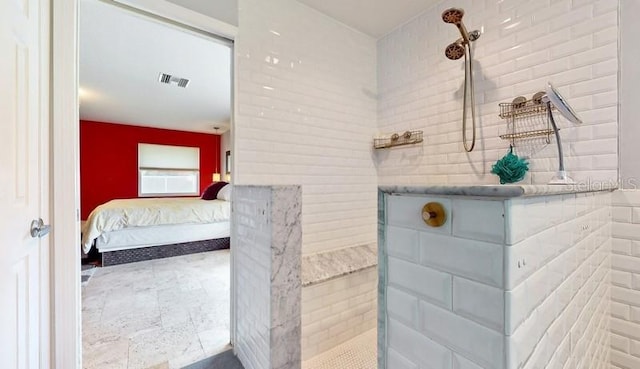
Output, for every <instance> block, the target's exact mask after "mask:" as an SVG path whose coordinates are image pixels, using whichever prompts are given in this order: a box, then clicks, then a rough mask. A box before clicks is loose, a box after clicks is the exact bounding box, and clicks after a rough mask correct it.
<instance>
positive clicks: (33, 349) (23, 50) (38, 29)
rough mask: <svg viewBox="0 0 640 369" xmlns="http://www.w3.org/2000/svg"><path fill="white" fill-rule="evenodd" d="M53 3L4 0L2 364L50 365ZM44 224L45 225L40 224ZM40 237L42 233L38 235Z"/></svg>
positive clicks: (0, 48) (17, 368) (19, 367)
mask: <svg viewBox="0 0 640 369" xmlns="http://www.w3.org/2000/svg"><path fill="white" fill-rule="evenodd" d="M48 13H49V0H0V367H1V368H3V369H5V368H6V369H33V368H42V369H46V368H48V367H49V352H50V349H49V343H48V342H49V341H48V337H49V333H50V332H49V328H48V327H49V318H48V316H49V313H50V301H49V274H48V267H49V251H48V249H49V247H48V244H49V241H48V240H49V237H48V236H45V235H44V233H45V232H44V231H42V232H40V234H36V233H37V232H36V233H34V236H32V235H31V232H30V223H31V222H32V220H34V219H39V218H43V219H44V220H45V223H46V222H48V220H49V219H48V218H49V214H48V212H49V189H48V178H49V163H48V161H49V127H48V124H49V123H48V122H49V119H48V118H49V117H48V115H49V73H48V69H49V36H48V35H49V16H48ZM41 229H44V227H41ZM38 236H43V237H38Z"/></svg>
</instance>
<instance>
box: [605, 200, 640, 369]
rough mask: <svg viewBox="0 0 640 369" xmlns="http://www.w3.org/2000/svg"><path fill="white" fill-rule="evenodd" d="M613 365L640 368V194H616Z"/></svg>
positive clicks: (617, 368)
mask: <svg viewBox="0 0 640 369" xmlns="http://www.w3.org/2000/svg"><path fill="white" fill-rule="evenodd" d="M613 214H614V217H615V219H614V224H613V257H612V262H611V267H612V269H613V272H612V273H613V274H612V278H611V283H612V284H613V287H612V290H611V299H612V302H611V349H612V351H611V365H612V368H615V369H628V368H632V369H635V368H640V191H638V190H624V191H616V192H614V194H613Z"/></svg>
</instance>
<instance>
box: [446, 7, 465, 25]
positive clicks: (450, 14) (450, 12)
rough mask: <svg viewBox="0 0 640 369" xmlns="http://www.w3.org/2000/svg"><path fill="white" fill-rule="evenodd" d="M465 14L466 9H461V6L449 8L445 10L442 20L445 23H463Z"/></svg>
mask: <svg viewBox="0 0 640 369" xmlns="http://www.w3.org/2000/svg"><path fill="white" fill-rule="evenodd" d="M463 16H464V9H460V8H449V9H447V10H445V11H444V12H442V20H443V21H444V22H445V23H453V24H458V23H461V22H462V17H463Z"/></svg>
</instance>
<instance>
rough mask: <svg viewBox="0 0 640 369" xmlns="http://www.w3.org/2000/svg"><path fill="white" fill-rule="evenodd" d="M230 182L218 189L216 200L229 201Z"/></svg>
mask: <svg viewBox="0 0 640 369" xmlns="http://www.w3.org/2000/svg"><path fill="white" fill-rule="evenodd" d="M231 189H232V187H231V184H226V185H225V186H224V187H222V188H221V189H220V191H218V196H217V199H218V200H224V201H231Z"/></svg>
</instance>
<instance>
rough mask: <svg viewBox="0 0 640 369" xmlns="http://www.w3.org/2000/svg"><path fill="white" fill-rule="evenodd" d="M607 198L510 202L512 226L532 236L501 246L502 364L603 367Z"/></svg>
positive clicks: (606, 307) (527, 367)
mask: <svg viewBox="0 0 640 369" xmlns="http://www.w3.org/2000/svg"><path fill="white" fill-rule="evenodd" d="M611 196H612V195H611V194H610V193H608V192H604V193H586V194H573V195H564V196H551V197H546V198H540V199H541V201H537V202H536V203H537V204H539V206H535V207H529V206H527V205H529V204H530V203H531V200H529V199H514V200H511V201H510V203H511V205H510V208H511V209H512V210H514V211H509V213H511V214H518V216H517V217H514V218H512V219H511V222H510V223H511V225H512V227H514V228H517V229H523V230H524V229H526V228H533V229H536V231H535V232H537V234H536V233H535V232H525V233H527V234H529V236H528V238H526V239H524V240H522V241H520V242H518V243H516V244H514V245H511V246H507V247H506V249H507V254H506V257H505V270H506V275H505V277H506V279H505V285H506V286H507V288H506V292H505V334H506V335H507V336H508V340H507V368H523V369H533V368H601V367H602V368H604V367H608V365H609V350H608V345H609V337H610V335H609V314H610V295H611V291H610V290H611V287H610V283H611V282H610V280H611V277H610V274H611V255H610V254H611V243H612V240H611V213H612V210H611ZM517 208H521V210H522V211H524V212H521V211H518V210H515V209H517ZM527 210H528V213H529V214H530V216H531V217H530V218H528V217H527V216H526V214H527V212H526V211H527ZM545 214H546V217H547V219H548V220H551V222H540V221H535V220H534V221H532V220H531V218H535V217H538V218H542V217H544V216H545ZM509 251H513V252H509ZM567 365H568V366H567Z"/></svg>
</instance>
